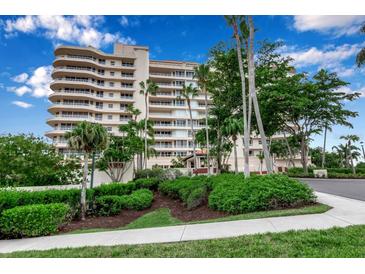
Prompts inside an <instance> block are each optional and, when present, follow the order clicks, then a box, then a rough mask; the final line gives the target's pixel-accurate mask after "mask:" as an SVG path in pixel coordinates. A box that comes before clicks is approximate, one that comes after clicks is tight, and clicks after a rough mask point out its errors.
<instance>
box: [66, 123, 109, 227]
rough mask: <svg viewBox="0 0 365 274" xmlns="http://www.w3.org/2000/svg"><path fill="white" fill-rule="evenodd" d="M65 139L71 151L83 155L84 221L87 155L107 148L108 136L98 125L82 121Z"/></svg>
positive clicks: (82, 204)
mask: <svg viewBox="0 0 365 274" xmlns="http://www.w3.org/2000/svg"><path fill="white" fill-rule="evenodd" d="M65 138H66V139H67V140H68V145H69V147H70V148H71V149H74V150H76V151H81V152H83V154H84V173H83V180H82V187H81V219H82V220H85V213H86V188H87V175H88V170H89V169H88V164H89V155H90V154H91V153H93V152H101V151H103V150H104V149H106V148H107V147H108V143H109V136H108V133H107V131H106V129H105V128H104V127H103V126H102V125H100V124H94V123H90V122H86V121H82V122H80V123H78V124H77V126H76V127H75V128H74V129H73V130H72V131H69V132H66V134H65Z"/></svg>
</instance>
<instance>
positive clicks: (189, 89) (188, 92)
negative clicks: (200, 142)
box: [178, 84, 198, 168]
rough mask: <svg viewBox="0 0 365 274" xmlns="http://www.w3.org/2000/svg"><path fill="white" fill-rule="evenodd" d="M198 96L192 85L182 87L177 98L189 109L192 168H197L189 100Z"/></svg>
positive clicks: (196, 89)
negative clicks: (184, 102) (192, 156)
mask: <svg viewBox="0 0 365 274" xmlns="http://www.w3.org/2000/svg"><path fill="white" fill-rule="evenodd" d="M196 96H198V88H196V87H193V85H192V84H190V85H188V86H185V85H184V86H183V89H182V90H181V95H180V96H178V98H179V99H181V98H183V99H184V100H185V101H186V103H187V104H188V108H189V115H190V128H191V135H192V137H193V155H194V168H197V166H196V148H195V142H196V141H195V131H194V123H193V114H192V110H191V99H193V98H194V97H196Z"/></svg>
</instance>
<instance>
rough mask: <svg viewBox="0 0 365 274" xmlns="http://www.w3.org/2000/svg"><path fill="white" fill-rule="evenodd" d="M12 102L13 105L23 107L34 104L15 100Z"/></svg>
mask: <svg viewBox="0 0 365 274" xmlns="http://www.w3.org/2000/svg"><path fill="white" fill-rule="evenodd" d="M11 103H12V104H13V105H16V106H18V107H21V108H30V107H32V106H33V105H32V104H29V103H27V102H23V101H13V102H11Z"/></svg>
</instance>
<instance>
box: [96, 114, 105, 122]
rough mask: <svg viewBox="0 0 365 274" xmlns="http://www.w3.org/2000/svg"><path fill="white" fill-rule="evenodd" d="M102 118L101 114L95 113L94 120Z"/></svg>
mask: <svg viewBox="0 0 365 274" xmlns="http://www.w3.org/2000/svg"><path fill="white" fill-rule="evenodd" d="M102 119H103V114H98V113H97V114H95V120H97V121H101V120H102Z"/></svg>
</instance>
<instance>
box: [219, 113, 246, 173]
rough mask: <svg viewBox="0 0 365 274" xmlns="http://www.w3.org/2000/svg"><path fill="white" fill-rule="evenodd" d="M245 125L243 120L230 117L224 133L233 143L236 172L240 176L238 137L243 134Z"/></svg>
mask: <svg viewBox="0 0 365 274" xmlns="http://www.w3.org/2000/svg"><path fill="white" fill-rule="evenodd" d="M242 131H243V123H242V120H241V119H239V118H237V117H228V118H227V119H226V120H225V121H224V125H223V132H224V134H226V135H228V136H230V137H231V138H232V141H233V152H234V171H235V173H236V174H238V160H237V137H238V135H239V134H242Z"/></svg>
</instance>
